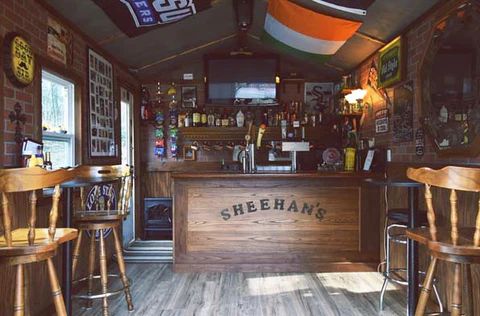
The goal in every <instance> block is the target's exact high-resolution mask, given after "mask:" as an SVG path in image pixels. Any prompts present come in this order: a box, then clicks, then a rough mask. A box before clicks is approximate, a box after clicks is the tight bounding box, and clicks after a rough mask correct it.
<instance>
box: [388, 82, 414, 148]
mask: <svg viewBox="0 0 480 316" xmlns="http://www.w3.org/2000/svg"><path fill="white" fill-rule="evenodd" d="M392 120H393V142H394V143H404V142H411V141H412V140H413V81H411V80H410V81H408V82H406V83H404V84H401V85H399V86H397V87H395V89H394V92H393V115H392Z"/></svg>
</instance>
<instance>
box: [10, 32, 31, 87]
mask: <svg viewBox="0 0 480 316" xmlns="http://www.w3.org/2000/svg"><path fill="white" fill-rule="evenodd" d="M3 60H4V61H5V62H4V70H5V74H6V75H7V78H8V80H10V82H12V83H13V84H14V85H15V86H17V87H19V88H25V87H26V86H28V85H30V84H31V83H32V81H33V79H34V76H35V54H34V53H33V48H32V46H31V45H30V43H29V42H28V41H27V40H26V39H25V38H24V37H23V36H21V35H20V34H19V33H15V32H11V33H8V34H7V35H6V36H5V39H4V41H3Z"/></svg>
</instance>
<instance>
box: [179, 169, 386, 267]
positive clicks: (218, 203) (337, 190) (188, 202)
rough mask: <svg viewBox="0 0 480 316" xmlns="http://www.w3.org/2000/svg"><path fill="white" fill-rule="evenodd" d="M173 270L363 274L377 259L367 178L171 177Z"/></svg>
mask: <svg viewBox="0 0 480 316" xmlns="http://www.w3.org/2000/svg"><path fill="white" fill-rule="evenodd" d="M172 176H173V187H174V191H173V192H175V195H174V269H175V271H256V272H268V271H275V272H279V271H294V272H306V271H365V270H374V269H375V268H376V265H377V264H378V261H379V238H378V237H379V236H378V231H379V218H380V217H379V216H378V208H377V207H372V205H373V204H374V202H372V201H373V200H374V198H369V196H376V197H378V195H371V191H374V190H377V188H375V187H372V186H366V185H364V179H365V178H371V177H373V176H378V175H374V174H371V173H346V172H310V173H308V172H300V173H256V174H243V173H227V172H225V173H223V172H204V173H174V174H173V175H172Z"/></svg>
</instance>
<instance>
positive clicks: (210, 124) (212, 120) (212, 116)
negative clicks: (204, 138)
mask: <svg viewBox="0 0 480 316" xmlns="http://www.w3.org/2000/svg"><path fill="white" fill-rule="evenodd" d="M207 124H208V127H214V126H215V114H213V110H212V109H210V111H209V112H208V116H207Z"/></svg>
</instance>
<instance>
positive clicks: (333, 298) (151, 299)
mask: <svg viewBox="0 0 480 316" xmlns="http://www.w3.org/2000/svg"><path fill="white" fill-rule="evenodd" d="M127 273H128V275H129V277H130V278H131V279H132V281H133V286H132V296H133V303H134V305H135V311H134V312H131V313H129V312H128V311H127V306H126V303H125V300H124V296H123V295H119V296H116V297H113V298H110V299H109V306H110V315H115V316H121V315H145V316H159V315H162V316H163V315H168V316H170V315H172V316H173V315H175V316H177V315H178V316H180V315H182V316H183V315H205V316H212V315H220V316H223V315H225V316H237V315H242V316H243V315H248V316H256V315H268V316H270V315H282V316H283V315H285V316H294V315H295V316H297V315H298V316H300V315H302V316H303V315H328V316H329V315H341V316H345V315H348V316H354V315H405V314H406V309H405V304H406V300H405V297H406V294H405V291H404V290H403V289H398V288H397V289H395V288H394V287H393V285H391V286H390V288H389V291H388V292H387V294H386V296H385V307H386V308H385V310H384V311H382V312H380V311H379V309H378V297H379V292H380V288H381V286H382V282H383V278H382V276H381V275H380V274H378V273H375V272H355V273H231V272H229V273H173V272H172V268H171V265H170V264H128V265H127ZM112 283H114V284H112V285H113V286H115V285H116V282H112ZM81 305H82V304H81V302H75V303H74V315H78V316H83V315H85V316H86V315H89V316H90V315H101V301H99V300H96V301H95V302H94V304H93V308H92V309H89V310H85V309H83V308H82V307H81Z"/></svg>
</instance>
